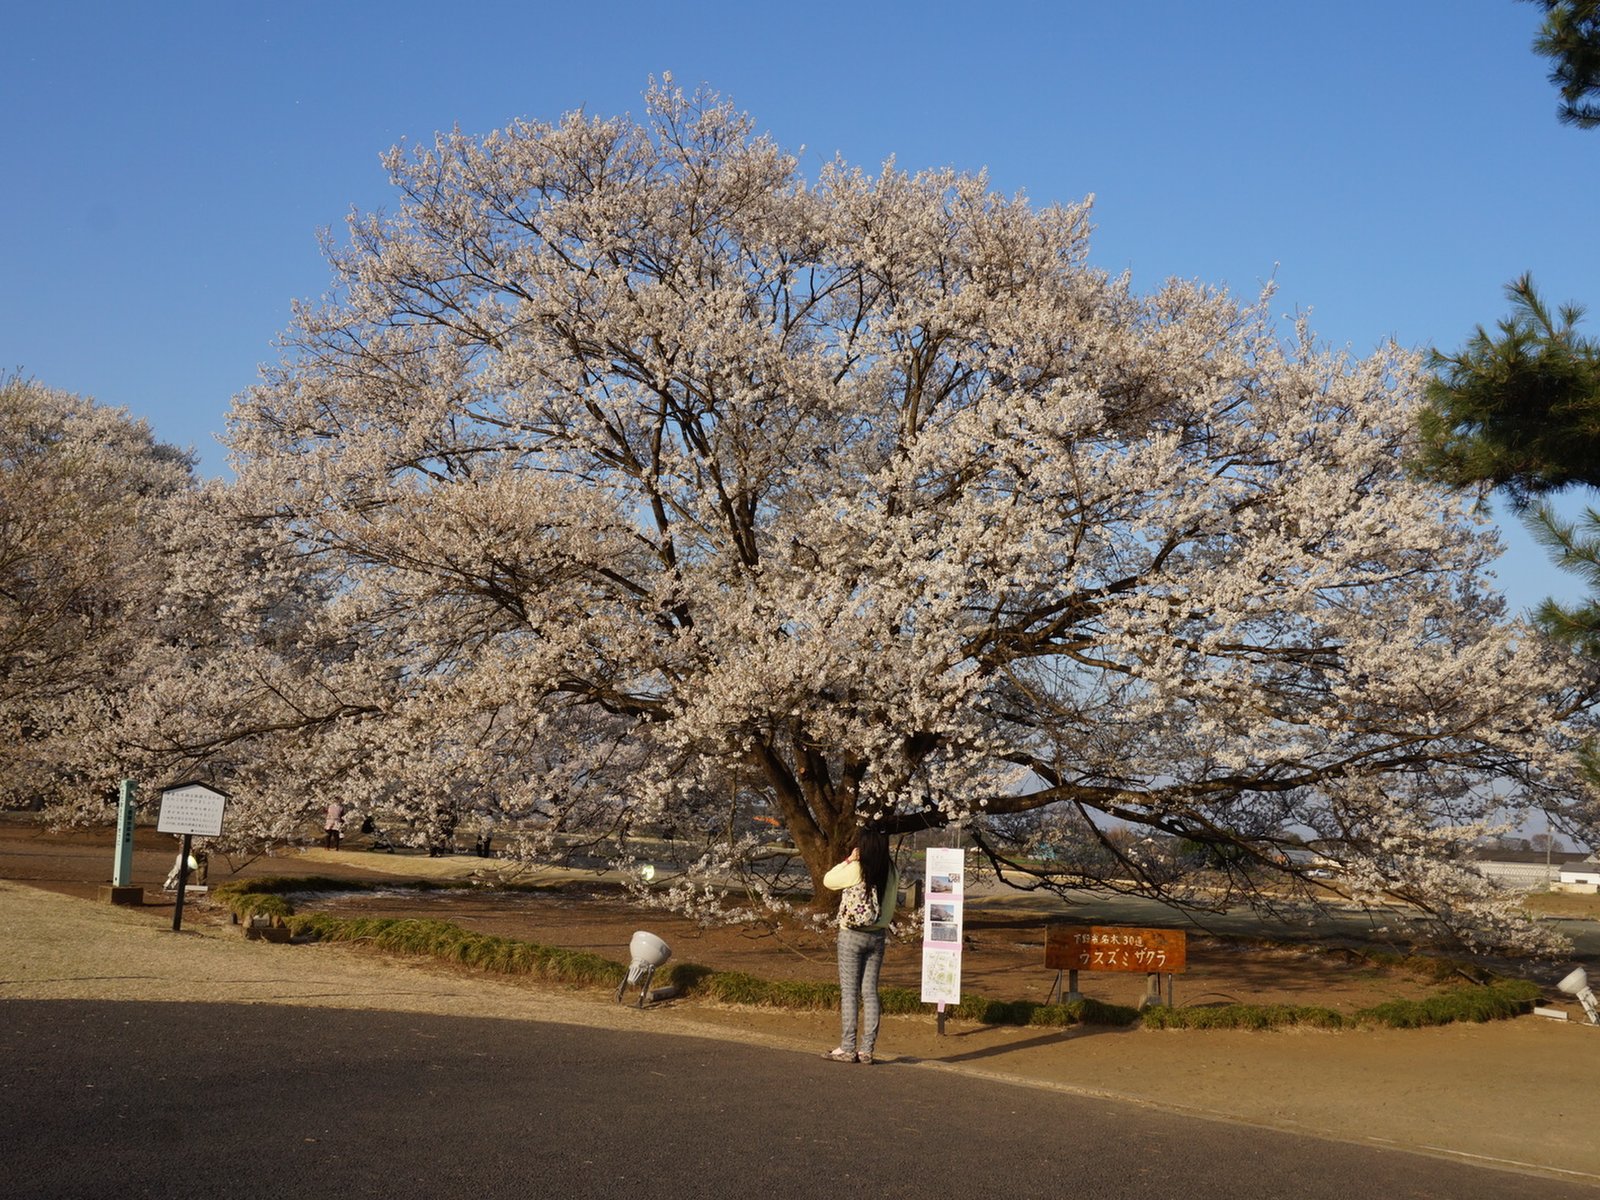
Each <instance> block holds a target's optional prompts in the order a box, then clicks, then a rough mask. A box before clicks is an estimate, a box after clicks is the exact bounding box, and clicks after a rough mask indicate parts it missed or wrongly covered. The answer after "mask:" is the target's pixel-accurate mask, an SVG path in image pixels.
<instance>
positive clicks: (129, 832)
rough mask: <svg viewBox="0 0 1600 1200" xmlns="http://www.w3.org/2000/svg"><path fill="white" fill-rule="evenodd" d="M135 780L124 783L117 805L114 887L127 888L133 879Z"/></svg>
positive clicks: (113, 870)
mask: <svg viewBox="0 0 1600 1200" xmlns="http://www.w3.org/2000/svg"><path fill="white" fill-rule="evenodd" d="M135 790H136V788H135V785H134V782H133V780H131V779H124V780H123V781H122V795H121V798H120V800H119V801H118V804H117V861H116V865H115V866H114V867H113V869H112V872H111V884H112V886H113V887H127V886H128V882H129V880H130V879H132V878H133V810H134V807H135V805H136V803H137V802H136V801H135V799H134V792H135Z"/></svg>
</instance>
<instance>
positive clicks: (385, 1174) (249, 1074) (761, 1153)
mask: <svg viewBox="0 0 1600 1200" xmlns="http://www.w3.org/2000/svg"><path fill="white" fill-rule="evenodd" d="M643 1019H645V1020H648V1015H647V1014H646V1015H645V1016H644V1018H643ZM0 1103H3V1105H4V1111H5V1112H6V1114H7V1120H6V1125H7V1127H8V1128H7V1130H6V1134H5V1136H4V1137H3V1138H0V1192H3V1194H4V1195H5V1196H7V1197H9V1198H11V1200H35V1198H43V1197H72V1198H74V1200H78V1198H83V1197H124V1196H126V1197H207V1198H211V1200H249V1198H253V1197H274V1198H276V1197H293V1198H295V1200H315V1198H317V1197H325V1196H326V1197H339V1198H340V1200H353V1198H355V1197H363V1196H381V1197H392V1196H405V1197H418V1198H426V1200H455V1198H457V1197H459V1198H462V1200H466V1198H468V1197H471V1198H473V1200H493V1198H495V1197H502V1196H503V1197H517V1198H518V1200H527V1198H529V1197H543V1196H551V1197H562V1198H565V1197H601V1196H604V1197H614V1196H639V1197H646V1196H649V1197H672V1198H674V1200H677V1198H680V1197H701V1196H719V1197H721V1196H733V1197H740V1198H741V1200H742V1198H744V1197H776V1198H780V1200H781V1198H785V1197H828V1198H829V1200H837V1198H838V1197H841V1196H857V1195H859V1196H866V1197H884V1198H885V1200H891V1198H895V1197H917V1198H919V1200H925V1198H927V1197H952V1198H953V1197H962V1198H967V1197H988V1196H994V1197H1006V1198H1008V1200H1010V1198H1018V1197H1022V1198H1025V1197H1032V1196H1040V1197H1044V1196H1051V1197H1055V1196H1075V1197H1095V1198H1097V1200H1122V1198H1124V1197H1126V1198H1129V1200H1131V1198H1133V1197H1140V1198H1148V1197H1152V1196H1158V1197H1182V1198H1183V1200H1211V1198H1217V1200H1222V1198H1227V1200H1256V1198H1262V1200H1265V1198H1267V1197H1272V1198H1278V1197H1291V1196H1292V1197H1295V1198H1296V1200H1317V1198H1321V1197H1327V1198H1329V1200H1365V1198H1367V1197H1373V1198H1378V1197H1382V1198H1384V1200H1400V1198H1407V1197H1437V1198H1439V1200H1479V1198H1485V1200H1487V1198H1489V1197H1494V1198H1496V1200H1506V1198H1515V1197H1529V1198H1532V1197H1539V1198H1540V1200H1560V1198H1562V1197H1580V1196H1582V1197H1590V1198H1592V1197H1593V1196H1595V1195H1596V1192H1595V1191H1594V1190H1593V1189H1591V1188H1587V1187H1583V1186H1580V1185H1576V1184H1572V1183H1567V1182H1559V1181H1552V1180H1549V1179H1542V1178H1534V1177H1531V1176H1526V1175H1517V1174H1509V1173H1505V1172H1500V1171H1493V1170H1485V1169H1479V1168H1475V1167H1470V1166H1465V1165H1462V1164H1460V1163H1457V1162H1452V1161H1445V1160H1441V1159H1434V1158H1429V1157H1424V1156H1421V1155H1415V1154H1410V1153H1405V1152H1400V1151H1385V1150H1382V1149H1375V1148H1372V1147H1369V1146H1355V1145H1347V1144H1342V1143H1336V1142H1326V1141H1320V1140H1317V1139H1314V1138H1308V1137H1298V1136H1292V1135H1288V1134H1282V1133H1275V1132H1270V1131H1264V1130H1260V1129H1254V1128H1250V1127H1246V1126H1241V1125H1232V1124H1227V1123H1223V1122H1213V1121H1207V1120H1203V1119H1195V1118H1188V1117H1182V1116H1176V1115H1173V1114H1170V1113H1162V1112H1155V1111H1151V1110H1149V1109H1145V1108H1141V1107H1138V1106H1134V1105H1124V1104H1115V1103H1110V1102H1107V1101H1103V1100H1097V1099H1087V1098H1084V1097H1078V1096H1072V1095H1066V1094H1060V1093H1055V1092H1049V1091H1041V1090H1036V1089H1032V1088H1023V1087H1016V1086H1012V1085H1009V1084H1004V1083H999V1082H990V1081H984V1080H975V1079H972V1078H969V1077H963V1076H958V1075H955V1074H952V1073H948V1072H942V1071H938V1070H933V1069H919V1068H917V1067H916V1066H914V1065H911V1064H906V1063H898V1064H886V1065H879V1066H874V1067H870V1068H869V1067H854V1066H843V1065H839V1064H834V1063H828V1062H824V1061H822V1060H821V1059H820V1058H815V1057H812V1056H810V1055H808V1054H798V1053H795V1052H792V1051H783V1050H774V1049H768V1048H762V1047H750V1046H740V1045H736V1044H732V1043H727V1042H720V1041H719V1042H712V1041H704V1040H700V1039H694V1038H683V1037H672V1036H666V1035H658V1034H651V1033H646V1032H640V1033H617V1032H613V1031H606V1030H596V1029H588V1028H581V1027H574V1026H564V1025H548V1024H539V1023H536V1022H522V1021H496V1020H482V1019H452V1018H445V1017H427V1016H415V1015H408V1014H401V1013H384V1012H352V1011H344V1010H318V1009H303V1008H287V1007H277V1006H268V1005H249V1006H236V1005H204V1004H185V1005H177V1004H144V1003H113V1002H92V1001H51V1002H42V1001H40V1002H35V1001H20V1000H19V1001H9V1002H5V1003H0Z"/></svg>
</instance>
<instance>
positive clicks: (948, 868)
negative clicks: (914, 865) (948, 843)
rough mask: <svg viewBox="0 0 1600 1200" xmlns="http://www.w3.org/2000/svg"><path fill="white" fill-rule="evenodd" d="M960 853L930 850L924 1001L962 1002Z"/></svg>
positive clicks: (963, 871)
mask: <svg viewBox="0 0 1600 1200" xmlns="http://www.w3.org/2000/svg"><path fill="white" fill-rule="evenodd" d="M964 862H965V855H964V854H963V853H962V851H960V850H956V849H947V848H943V847H932V848H930V849H929V850H928V866H927V874H926V875H925V876H924V879H925V880H926V884H927V894H926V900H925V905H924V907H923V910H922V1002H923V1003H924V1004H959V1003H961V921H962V916H961V910H962V905H963V903H964V897H965V894H966V893H965V888H966V868H965V866H964Z"/></svg>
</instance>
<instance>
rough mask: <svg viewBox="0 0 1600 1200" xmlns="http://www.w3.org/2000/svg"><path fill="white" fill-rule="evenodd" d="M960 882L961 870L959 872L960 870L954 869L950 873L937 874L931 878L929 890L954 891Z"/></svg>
mask: <svg viewBox="0 0 1600 1200" xmlns="http://www.w3.org/2000/svg"><path fill="white" fill-rule="evenodd" d="M960 882H961V872H959V871H952V872H951V873H950V874H948V875H935V876H933V877H932V878H931V879H929V880H928V891H929V892H930V893H932V892H953V891H955V890H956V886H957V885H958V884H959V883H960Z"/></svg>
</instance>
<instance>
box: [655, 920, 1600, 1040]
mask: <svg viewBox="0 0 1600 1200" xmlns="http://www.w3.org/2000/svg"><path fill="white" fill-rule="evenodd" d="M634 936H635V937H637V936H638V935H637V934H635V935H634ZM1556 987H1558V988H1560V989H1561V990H1562V991H1563V992H1565V993H1566V994H1567V995H1569V996H1576V997H1577V998H1578V1000H1579V1002H1580V1003H1581V1004H1582V1005H1583V1011H1584V1012H1586V1013H1588V1014H1589V1024H1591V1025H1600V1005H1596V1003H1595V998H1594V989H1593V988H1591V987H1590V986H1589V973H1588V972H1587V971H1585V970H1584V969H1583V968H1582V967H1574V968H1573V969H1572V972H1571V974H1569V975H1568V976H1567V977H1566V978H1565V979H1563V980H1562V981H1561V982H1560V983H1558V984H1556Z"/></svg>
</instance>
